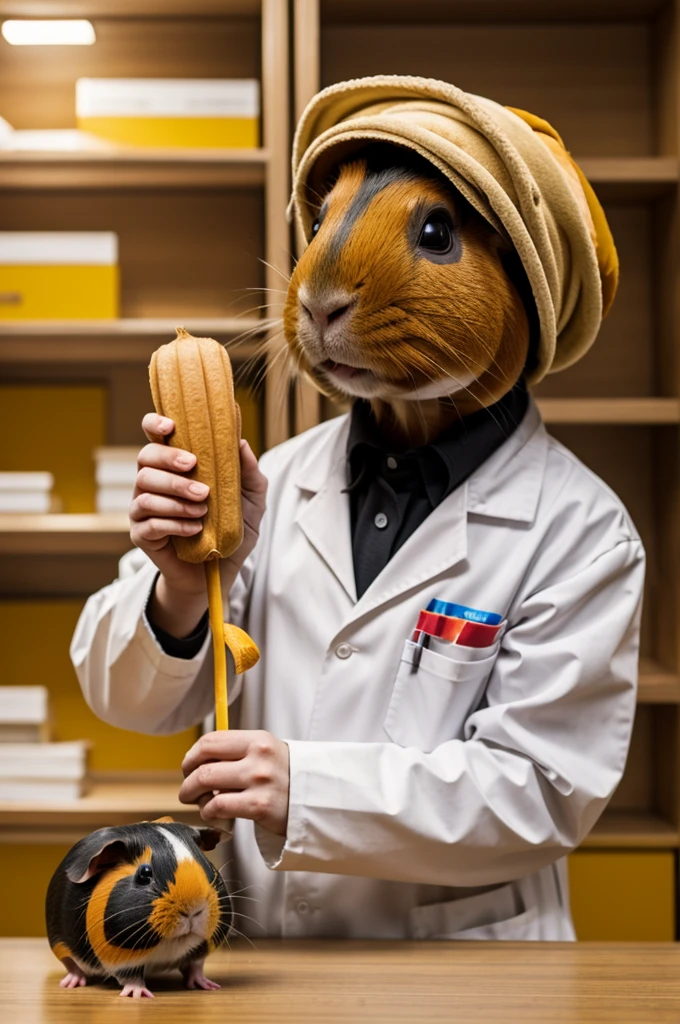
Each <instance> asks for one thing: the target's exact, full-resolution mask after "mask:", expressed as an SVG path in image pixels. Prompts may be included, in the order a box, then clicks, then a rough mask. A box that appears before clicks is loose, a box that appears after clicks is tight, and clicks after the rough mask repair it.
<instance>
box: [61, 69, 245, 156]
mask: <svg viewBox="0 0 680 1024" xmlns="http://www.w3.org/2000/svg"><path fill="white" fill-rule="evenodd" d="M259 110H260V85H259V82H257V81H256V80H255V79H249V78H248V79H246V78H244V79H223V78H79V79H78V81H77V82H76V119H77V123H78V127H79V128H80V129H82V130H83V131H87V132H92V133H93V134H94V135H97V136H99V137H101V138H104V139H109V140H110V141H112V142H117V143H119V144H122V145H128V146H151V147H161V148H166V147H167V148H175V147H182V148H191V149H204V148H210V149H215V148H226V149H251V148H254V147H256V146H257V145H258V144H259Z"/></svg>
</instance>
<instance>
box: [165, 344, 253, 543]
mask: <svg viewBox="0 0 680 1024" xmlns="http://www.w3.org/2000/svg"><path fill="white" fill-rule="evenodd" d="M149 379H150V383H151V394H152V396H153V403H154V406H155V407H156V412H158V413H160V414H161V415H162V416H167V417H169V419H171V420H174V421H175V431H174V433H173V435H172V437H171V438H170V439H169V441H168V443H169V444H170V445H172V447H173V448H184V449H185V451H188V452H193V454H194V455H195V456H196V459H197V462H196V467H195V469H194V470H193V472H191V473H190V474H189V476H191V477H193V478H195V479H196V480H200V481H201V483H205V484H208V486H209V487H210V494H209V496H208V512H207V515H206V516H205V518H204V520H203V530H202V531H201V533H200V534H198V536H196V537H173V538H172V542H173V544H174V545H175V551H176V552H177V554H178V555H179V557H180V558H181V559H182V561H184V562H205V561H207V560H208V559H212V558H228V557H229V555H231V554H232V553H233V552H234V551H236V549H237V548H238V547H239V545H240V544H241V541H242V540H243V518H242V515H241V462H240V458H239V440H240V437H241V412H240V409H239V407H238V405H237V403H236V401H235V399H234V380H233V375H232V372H231V363H230V361H229V356H228V354H227V352H226V350H225V349H224V347H223V346H222V345H220V344H219V343H218V342H217V341H214V340H213V339H212V338H194V337H192V335H190V334H189V333H188V332H187V331H185V330H184V328H183V327H180V328H178V330H177V337H176V338H175V340H174V341H171V342H169V343H168V344H167V345H161V347H160V348H158V349H156V351H155V352H154V354H153V355H152V357H151V365H150V367H149Z"/></svg>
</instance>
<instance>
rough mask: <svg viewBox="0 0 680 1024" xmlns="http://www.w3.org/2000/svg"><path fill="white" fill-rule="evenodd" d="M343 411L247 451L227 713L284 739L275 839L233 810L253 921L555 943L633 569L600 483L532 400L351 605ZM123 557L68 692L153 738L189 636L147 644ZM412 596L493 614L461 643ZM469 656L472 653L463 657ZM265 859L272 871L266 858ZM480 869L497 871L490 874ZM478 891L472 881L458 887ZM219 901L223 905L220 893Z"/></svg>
mask: <svg viewBox="0 0 680 1024" xmlns="http://www.w3.org/2000/svg"><path fill="white" fill-rule="evenodd" d="M347 430H348V421H347V417H341V418H338V419H334V420H332V421H330V422H327V423H324V424H322V425H321V426H319V427H316V428H314V429H313V430H310V431H308V432H307V433H305V434H303V435H301V436H299V437H296V438H293V439H292V440H290V441H287V442H286V443H284V444H283V445H280V446H279V447H278V448H275V449H273V450H272V451H270V452H268V453H267V454H266V455H265V456H264V457H263V459H262V468H263V471H264V472H265V474H266V475H267V476H268V478H269V495H268V511H267V513H266V515H265V518H264V521H263V525H262V531H261V535H260V539H259V542H258V545H257V547H256V549H255V551H254V553H253V555H252V556H251V558H250V559H249V560H248V562H247V563H246V566H245V567H244V569H243V572H242V574H241V576H240V578H239V581H238V582H237V584H236V586H235V587H234V589H233V591H232V601H231V604H232V607H231V621H233V622H237V623H238V624H240V625H242V626H243V627H244V628H245V629H247V630H248V631H249V632H250V633H251V634H252V636H253V638H254V639H255V641H256V642H257V643H258V645H259V646H260V648H261V650H262V652H263V655H262V659H261V661H260V662H259V664H258V665H257V666H256V667H255V668H254V669H252V670H251V671H250V672H248V673H247V675H246V676H245V677H243V681H242V685H241V686H240V687H238V688H237V687H234V688H233V690H232V696H233V697H236V696H237V689H240V697H239V699H238V702H237V704H238V705H240V706H238V707H237V709H236V714H237V715H238V721H239V725H240V727H241V728H244V729H259V728H264V729H268V730H270V731H271V732H272V733H273V734H274V735H276V736H279V737H281V738H283V739H285V740H286V741H287V742H288V744H289V747H290V773H291V774H290V811H289V819H288V833H287V837H286V839H285V842H284V840H283V839H279V837H277V836H274V835H273V834H271V833H268V832H266V831H265V830H264V829H262V828H259V827H257V828H255V827H254V826H253V825H252V823H251V822H249V821H237V823H236V831H235V836H234V850H233V861H232V876H233V880H234V882H235V885H236V888H238V889H242V887H244V886H245V887H252V888H247V889H246V890H245V895H248V896H251V897H253V898H254V899H255V902H253V901H248V902H247V903H244V904H242V905H241V906H240V907H239V908H238V909H240V910H241V911H242V912H243V913H245V914H247V915H249V916H250V917H252V918H255V919H256V921H257V922H259V925H256V924H255V923H254V922H251V921H248V920H246V919H241V918H239V919H238V920H237V925H238V927H239V928H241V929H242V930H244V931H247V932H248V933H249V934H251V935H264V934H266V935H274V936H278V935H282V936H348V937H356V938H443V937H447V938H450V937H459V938H503V939H571V938H573V937H574V933H573V927H572V923H571V916H570V911H569V900H568V890H567V883H566V870H565V860H564V855H565V854H566V853H568V852H569V851H570V850H571V849H573V847H575V846H577V845H578V844H579V843H580V842H581V840H582V839H583V838H584V836H585V835H587V833H588V832H589V830H590V829H591V828H592V826H593V824H594V823H595V821H596V820H597V818H598V816H599V815H600V813H601V811H602V810H603V808H604V806H605V804H606V803H607V801H608V799H609V797H610V796H611V794H612V792H613V790H614V788H615V787H616V785H617V783H618V781H619V779H620V777H621V773H622V771H623V767H624V763H625V760H626V754H627V750H628V744H629V739H630V732H631V726H632V722H633V716H634V711H635V689H636V676H637V656H638V632H639V618H640V605H641V594H642V585H643V575H644V552H643V548H642V545H641V543H640V539H639V536H638V534H637V532H636V530H635V527H634V526H633V525H632V523H631V521H630V519H629V517H628V515H627V513H626V511H625V509H624V508H623V506H622V504H621V502H620V501H619V500H618V498H617V497H616V496H615V495H614V494H613V493H612V492H611V491H610V490H609V489H608V488H607V487H606V486H605V485H604V484H603V483H602V482H601V481H600V480H599V479H598V478H597V477H596V476H594V475H593V474H592V473H591V472H590V471H589V470H588V469H586V468H585V467H584V466H583V465H582V463H580V462H579V461H578V459H576V458H575V457H574V456H573V455H572V454H571V453H570V452H569V451H567V450H566V449H565V448H563V447H562V446H561V445H560V444H559V443H558V442H556V441H555V440H554V439H553V438H551V437H550V436H549V435H548V434H547V432H546V430H545V428H544V426H543V424H542V423H541V420H540V416H539V414H538V412H537V409H536V407H535V405H533V403H532V404H531V405H530V407H529V410H528V412H527V414H526V416H525V418H524V420H523V422H522V424H521V425H520V427H519V428H518V429H517V431H516V432H515V433H514V434H512V436H511V437H510V438H509V439H508V440H507V441H506V442H505V443H504V444H503V445H502V446H501V447H500V448H499V449H498V450H497V451H496V452H495V453H494V454H493V455H492V456H491V457H490V458H489V459H488V460H487V461H486V462H485V463H484V464H483V465H482V466H481V467H480V468H479V469H478V470H477V471H476V472H475V473H474V474H473V475H472V476H471V477H470V478H469V480H468V481H467V483H465V484H463V485H462V486H460V487H459V488H457V490H455V491H454V492H453V493H452V494H451V495H449V497H448V498H446V499H445V500H444V501H443V502H442V504H441V505H439V507H438V508H436V509H435V510H434V511H433V512H432V513H431V515H430V516H429V517H428V518H427V519H426V520H425V522H424V523H423V524H422V525H421V526H419V527H418V529H417V530H416V532H415V533H414V534H413V535H412V536H411V537H410V538H409V539H408V540H407V541H406V543H405V544H404V545H403V546H402V547H401V548H400V550H399V551H397V553H396V554H395V555H394V557H393V558H392V560H391V561H390V562H389V564H388V565H387V566H386V568H385V569H384V570H383V571H382V572H381V573H380V575H379V576H378V577H377V579H376V580H375V581H374V582H373V583H372V584H371V586H370V587H369V588H368V590H367V591H366V592H365V593H364V594H363V596H362V597H361V599H360V600H359V601H357V600H356V595H355V589H354V574H353V569H352V553H351V543H350V523H349V504H348V496H347V495H346V494H344V493H342V492H343V488H344V487H345V486H346V483H347V481H346V469H345V444H346V439H347ZM154 578H155V569H154V567H153V565H152V564H151V562H149V561H148V560H147V559H146V558H145V556H143V555H142V554H141V553H140V552H133V553H131V554H130V555H129V556H126V558H124V559H123V564H122V571H121V577H120V579H119V580H117V581H116V582H115V583H112V584H111V585H110V586H108V587H105V588H104V589H103V590H101V591H100V592H99V593H97V594H95V595H94V596H93V597H91V598H90V600H89V601H88V603H87V605H86V607H85V609H84V611H83V614H82V617H81V619H80V622H79V624H78V627H77V630H76V633H75V636H74V639H73V644H72V651H71V653H72V658H73V661H74V664H75V666H76V669H77V672H78V675H79V678H80V682H81V685H82V688H83V692H84V694H85V697H86V699H87V701H88V703H89V705H90V707H91V708H92V709H93V710H94V711H95V712H96V714H97V715H99V716H100V717H101V718H103V719H105V720H106V721H107V722H110V723H112V724H114V725H118V726H121V727H124V728H126V729H137V730H139V731H143V732H148V733H166V732H173V731H175V730H179V729H182V728H185V727H186V726H188V725H190V724H193V723H196V722H198V721H199V720H200V719H201V718H202V716H204V715H205V714H206V713H208V712H209V710H210V708H211V705H212V679H211V671H212V664H211V653H210V649H209V643H208V642H207V641H206V644H205V645H204V648H203V650H202V651H201V652H200V654H199V655H197V657H195V658H194V659H193V660H190V661H182V660H179V659H175V658H172V657H170V656H168V655H167V654H164V653H163V651H162V650H161V649H160V647H159V646H158V644H157V642H156V640H155V638H154V636H153V634H152V633H151V631H150V629H149V626H148V624H147V622H146V620H145V617H144V607H145V604H146V601H147V598H148V595H149V592H150V588H151V587H152V584H153V581H154ZM432 598H442V599H445V600H447V601H454V602H458V603H462V604H466V605H470V606H472V607H475V608H482V609H485V610H493V611H497V612H501V613H502V614H503V615H504V616H505V617H506V618H507V622H508V626H507V630H506V632H505V634H504V636H503V637H502V640H501V641H500V643H497V644H496V645H495V646H494V647H493V648H491V649H489V650H487V651H485V652H482V654H483V656H482V658H481V660H468V658H466V657H465V655H469V654H470V652H469V651H464V650H462V649H460V653H457V654H456V656H454V657H451V658H449V657H445V656H444V655H442V654H438V653H437V652H435V651H432V650H425V651H424V652H423V654H422V660H421V663H420V668H419V670H418V672H417V673H415V674H413V673H412V672H411V666H410V664H409V661H408V659H409V657H410V654H411V648H410V647H409V645H408V643H405V641H407V638H409V637H410V635H411V633H412V630H413V628H414V626H415V623H416V620H417V617H418V613H419V611H420V609H421V608H423V607H425V606H426V605H427V603H428V602H429V601H430V600H431V599H432ZM473 654H474V652H473ZM272 869H273V870H272ZM488 887H494V888H492V889H489V888H488ZM480 890H481V891H480ZM237 906H238V904H237Z"/></svg>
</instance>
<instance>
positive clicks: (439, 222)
mask: <svg viewBox="0 0 680 1024" xmlns="http://www.w3.org/2000/svg"><path fill="white" fill-rule="evenodd" d="M452 242H453V226H452V224H451V221H450V220H449V218H448V217H447V215H446V214H445V213H433V214H431V215H430V216H429V217H428V218H427V220H426V221H425V223H424V224H423V230H422V231H421V232H420V238H419V239H418V245H419V246H420V248H421V249H427V250H428V251H429V252H438V253H443V252H448V251H449V249H450V248H451V244H452Z"/></svg>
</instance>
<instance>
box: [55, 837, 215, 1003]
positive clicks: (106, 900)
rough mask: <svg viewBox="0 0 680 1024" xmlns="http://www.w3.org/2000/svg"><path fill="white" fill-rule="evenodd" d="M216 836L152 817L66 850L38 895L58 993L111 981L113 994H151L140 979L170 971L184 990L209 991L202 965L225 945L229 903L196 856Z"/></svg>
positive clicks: (206, 864) (209, 867)
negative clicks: (42, 896) (56, 964)
mask: <svg viewBox="0 0 680 1024" xmlns="http://www.w3.org/2000/svg"><path fill="white" fill-rule="evenodd" d="M220 838H221V833H220V832H219V831H217V830H216V829H210V828H201V829H198V828H192V827H191V826H189V825H182V824H180V823H179V822H174V821H173V819H172V818H159V819H158V820H157V821H151V822H146V821H145V822H141V823H139V824H137V825H122V826H118V827H115V828H102V829H99V830H98V831H97V832H93V833H92V834H91V835H89V836H87V837H86V838H85V839H81V840H80V842H78V843H76V845H75V846H74V847H73V848H72V849H71V850H69V852H68V853H67V854H66V856H65V857H64V859H63V861H62V862H61V864H60V865H59V867H58V868H57V870H56V871H55V873H54V876H53V877H52V880H51V882H50V885H49V888H48V890H47V901H46V918H47V936H48V939H49V942H50V946H51V948H52V952H53V953H54V955H55V956H56V957H58V959H59V960H61V961H62V963H63V964H64V966H65V967H66V969H67V971H68V974H67V975H66V977H65V978H63V979H62V981H61V985H62V987H64V988H76V987H77V986H79V985H86V984H87V982H88V980H90V979H94V978H100V979H103V978H106V977H110V976H113V977H114V978H115V979H116V980H117V981H118V982H119V983H120V985H121V986H122V990H121V993H120V994H121V995H123V996H128V995H129V996H135V997H139V996H151V995H152V993H151V992H150V991H149V989H148V988H147V987H146V985H145V980H144V979H145V973H146V972H147V971H148V970H151V969H153V970H170V969H172V968H175V967H177V968H179V969H180V970H181V971H182V974H183V975H184V979H185V982H186V986H187V988H203V989H213V988H219V985H217V984H216V983H215V982H212V981H210V980H209V979H208V978H205V977H204V976H203V961H204V959H205V957H206V956H207V954H208V953H210V952H211V951H212V950H214V949H216V948H217V947H218V946H220V945H221V944H222V943H224V942H225V941H226V938H227V935H228V933H229V929H230V927H231V923H232V905H231V900H230V898H229V894H228V893H227V890H226V887H225V885H224V882H223V881H222V878H221V876H220V874H219V872H218V871H217V869H216V868H215V867H214V865H213V864H211V862H210V861H209V860H208V858H207V857H206V856H205V855H204V853H203V852H202V851H203V850H212V849H214V848H215V846H216V845H217V843H218V842H219V841H220Z"/></svg>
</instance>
